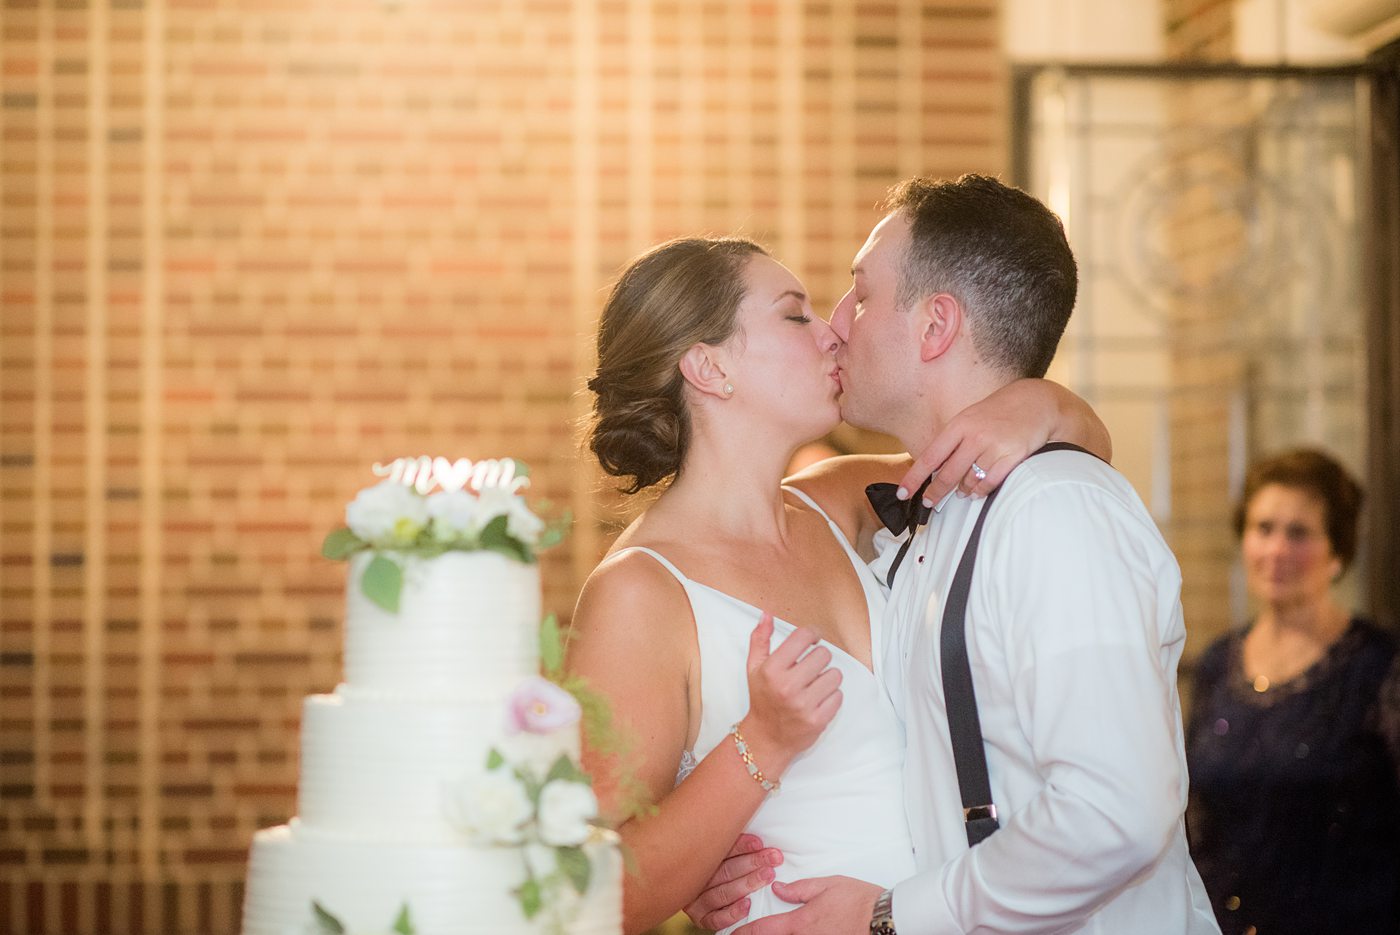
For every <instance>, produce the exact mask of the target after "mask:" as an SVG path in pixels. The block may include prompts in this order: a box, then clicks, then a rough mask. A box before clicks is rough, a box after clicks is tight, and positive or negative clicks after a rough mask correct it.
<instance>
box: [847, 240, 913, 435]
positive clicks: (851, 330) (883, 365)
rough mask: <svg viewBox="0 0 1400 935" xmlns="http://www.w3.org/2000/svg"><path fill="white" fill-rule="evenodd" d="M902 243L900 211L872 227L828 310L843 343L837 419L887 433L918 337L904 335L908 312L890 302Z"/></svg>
mask: <svg viewBox="0 0 1400 935" xmlns="http://www.w3.org/2000/svg"><path fill="white" fill-rule="evenodd" d="M908 245H909V221H908V220H907V219H905V218H904V217H903V216H902V215H900V214H898V213H896V214H891V215H889V216H887V217H886V218H885V219H884V220H882V221H881V222H880V223H879V224H877V225H875V229H874V230H873V231H871V232H870V237H869V238H867V239H866V241H865V246H863V247H861V248H860V252H859V253H857V254H856V258H855V261H854V262H853V263H852V264H851V279H852V284H851V288H850V291H848V292H847V293H846V294H845V295H844V296H842V297H841V301H840V302H838V303H837V304H836V309H835V311H833V312H832V313H831V328H832V330H833V331H835V332H836V334H837V336H838V337H840V338H841V340H842V341H844V342H845V344H844V346H843V347H842V348H840V349H839V350H838V351H837V352H836V363H837V365H838V366H839V367H840V376H841V392H842V395H841V417H842V418H843V419H845V420H846V421H847V422H850V423H851V424H852V425H858V426H860V427H862V428H868V429H875V430H877V431H883V432H893V431H894V427H893V424H892V423H893V421H894V419H895V418H896V415H897V413H898V411H899V409H900V408H901V407H902V406H903V405H904V404H905V403H906V402H907V401H908V400H909V399H910V394H911V387H910V386H909V379H908V378H909V376H910V374H911V368H916V367H917V364H918V336H917V335H916V334H911V333H908V332H909V331H910V329H911V327H913V316H911V315H909V314H907V313H906V312H905V311H904V310H901V309H899V308H898V307H897V305H896V302H895V295H896V293H897V291H898V289H899V278H900V266H901V264H902V262H903V260H904V252H905V249H906V248H907V247H908Z"/></svg>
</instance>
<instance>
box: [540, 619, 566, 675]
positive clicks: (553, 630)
mask: <svg viewBox="0 0 1400 935" xmlns="http://www.w3.org/2000/svg"><path fill="white" fill-rule="evenodd" d="M540 664H541V665H542V666H544V671H545V674H546V675H549V676H554V675H555V674H557V673H559V672H560V671H562V670H563V668H564V639H563V637H562V636H560V635H559V618H558V617H556V616H554V615H553V614H550V615H549V616H548V617H545V618H544V622H543V623H541V624H540Z"/></svg>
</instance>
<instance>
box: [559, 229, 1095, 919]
mask: <svg viewBox="0 0 1400 935" xmlns="http://www.w3.org/2000/svg"><path fill="white" fill-rule="evenodd" d="M838 345H839V340H838V338H837V337H836V335H835V334H834V333H833V332H832V330H831V328H830V327H829V326H828V325H827V323H826V322H825V321H824V320H822V319H821V318H820V317H817V316H816V315H814V314H813V313H812V307H811V303H810V301H809V299H808V297H807V295H806V291H805V290H804V288H803V286H802V283H801V282H800V281H798V279H797V278H796V277H795V276H793V274H792V273H791V272H789V271H788V270H787V269H786V268H785V267H783V266H782V265H781V264H779V263H778V262H777V261H775V260H773V259H772V258H771V257H769V256H768V255H767V253H766V252H764V250H763V249H762V248H761V247H759V246H758V245H756V244H754V243H751V242H749V241H746V240H740V239H730V238H724V239H686V240H677V241H673V242H671V243H667V244H663V245H661V246H659V247H656V248H654V249H652V250H651V251H649V252H648V253H646V254H644V255H643V256H641V257H640V258H638V259H637V260H636V261H634V262H633V263H632V264H631V265H630V266H629V267H628V268H627V269H626V270H625V271H624V272H623V274H622V276H621V278H620V279H619V280H618V282H617V284H616V285H615V286H614V288H613V290H612V293H611V295H610V296H609V298H608V301H607V304H606V306H605V307H604V309H603V313H602V318H601V321H600V322H599V327H598V370H597V373H596V375H595V376H594V377H593V378H592V379H591V380H589V381H588V385H589V388H590V389H591V390H592V391H593V393H594V395H595V399H594V406H593V425H592V431H591V436H590V445H591V447H592V449H593V451H594V453H595V454H596V455H597V457H598V461H599V463H600V464H601V465H602V467H603V469H604V470H605V471H607V472H608V473H609V474H612V475H615V476H618V477H629V478H632V483H631V484H630V486H629V487H627V488H626V490H627V492H629V493H637V492H639V491H641V490H643V489H646V488H649V487H652V486H654V485H658V484H663V483H665V482H666V481H668V480H669V483H668V484H666V485H665V489H664V490H663V491H662V493H661V494H660V496H658V497H657V499H656V501H655V502H654V503H653V504H652V505H651V507H650V508H649V509H648V510H647V511H646V512H645V513H643V514H642V515H641V516H640V517H639V518H638V519H637V520H636V521H635V522H633V523H632V524H631V526H629V527H628V528H627V530H626V531H624V532H623V534H622V535H621V536H620V537H619V538H618V540H617V542H616V543H615V544H614V546H613V547H612V549H611V551H610V552H609V554H608V555H607V556H606V557H605V558H604V560H603V561H602V563H601V564H599V566H598V567H597V569H596V570H595V571H594V572H593V573H592V575H590V576H589V578H588V581H587V582H586V584H585V585H584V588H583V591H582V593H581V594H580V596H579V602H578V607H577V609H576V611H575V614H574V618H573V628H572V637H571V641H570V645H569V657H568V665H569V668H570V670H571V671H572V672H574V673H576V674H579V675H582V676H584V677H585V678H586V679H587V680H588V681H589V682H590V684H591V685H592V686H593V687H594V688H595V689H597V690H599V691H600V692H602V693H603V694H604V695H605V696H606V697H607V698H608V699H609V701H610V702H611V704H612V708H613V712H614V716H615V718H616V719H617V721H618V722H619V724H620V726H621V727H622V729H623V730H625V731H627V732H628V733H629V734H630V735H631V736H632V737H633V738H635V741H636V747H637V750H636V752H635V753H634V754H633V755H631V756H629V757H628V758H627V759H626V761H625V762H619V761H618V758H617V757H611V756H603V755H601V754H599V753H597V752H595V751H585V756H584V758H585V763H586V765H587V767H588V768H589V769H590V771H591V772H592V773H593V775H594V777H595V781H596V786H597V791H598V794H599V799H600V801H601V802H602V804H603V809H604V812H605V813H609V812H610V813H611V815H610V817H612V818H613V819H615V820H619V821H621V824H620V826H619V829H618V830H619V832H620V833H621V835H622V838H623V841H624V842H625V844H626V845H627V847H628V848H629V850H630V851H631V854H632V856H633V858H634V860H635V866H634V871H635V872H633V873H631V874H629V876H628V878H627V881H626V885H625V887H624V898H623V907H624V909H623V915H624V931H626V932H628V933H634V932H641V931H644V930H646V929H648V928H651V927H652V926H655V925H656V924H658V923H660V922H661V921H663V920H665V919H666V918H668V917H670V916H671V915H672V914H673V913H675V912H676V911H678V910H680V909H681V908H683V907H686V906H687V905H689V904H691V902H692V901H693V900H695V899H696V897H697V895H699V894H700V893H701V891H702V890H703V889H704V888H705V887H706V885H707V881H709V879H710V877H711V874H713V873H714V872H715V870H716V867H718V866H719V865H720V863H721V861H723V860H724V859H725V857H726V855H727V854H729V853H730V850H731V846H733V845H735V842H736V839H737V838H739V836H740V834H741V833H744V832H748V833H750V834H752V835H756V836H757V837H758V838H759V839H761V840H762V842H763V843H764V844H765V845H767V846H769V847H771V848H774V849H776V850H771V851H769V850H765V851H762V852H759V855H757V856H755V858H754V859H753V860H752V861H751V863H750V864H749V865H747V866H752V867H754V869H752V871H751V872H750V873H749V874H748V875H747V877H746V878H745V879H743V880H742V881H738V883H739V885H742V886H743V887H744V891H745V892H747V891H749V890H754V889H757V891H756V892H754V893H753V894H752V896H751V897H749V898H748V899H745V900H743V901H741V902H739V903H738V904H737V905H736V906H735V909H736V910H737V911H738V912H742V911H745V910H747V913H748V915H747V918H748V919H750V920H752V919H756V918H759V917H761V916H765V915H770V914H773V913H776V912H781V911H785V910H786V909H789V908H791V907H790V906H789V905H788V904H786V903H784V902H782V901H781V900H779V899H778V898H777V897H776V896H774V895H773V893H772V892H771V890H770V889H769V887H768V886H767V885H766V884H768V883H771V881H772V880H773V879H778V880H783V881H786V880H796V879H801V878H806V877H819V876H828V875H835V874H842V875H846V876H852V877H857V878H860V879H864V880H868V881H870V882H873V883H878V884H880V885H883V886H892V885H893V884H894V883H896V882H897V881H899V880H901V879H904V878H905V877H908V876H911V875H912V874H913V872H914V860H913V854H912V847H911V844H910V838H909V832H908V829H907V827H906V822H905V817H904V796H903V792H902V790H901V786H900V783H901V767H902V762H903V757H904V737H903V730H902V727H901V725H900V723H899V721H898V720H897V718H896V716H895V712H894V709H893V708H892V706H891V705H890V703H889V700H888V698H887V697H886V695H885V692H884V689H883V687H882V685H881V682H880V676H881V673H880V659H881V658H882V656H883V655H884V654H883V652H882V645H881V640H882V637H883V634H882V632H881V625H880V624H881V611H882V607H883V602H884V594H883V592H882V590H881V583H880V582H879V581H878V580H876V578H875V577H874V576H873V575H872V574H871V572H870V571H869V569H867V568H866V565H865V561H864V559H865V558H868V557H870V556H869V550H870V540H871V537H872V535H873V533H874V530H875V528H876V526H877V524H878V522H879V521H878V520H877V519H876V518H875V515H874V512H873V511H872V510H871V509H870V508H869V506H868V505H867V503H866V501H865V497H864V493H863V492H864V489H865V486H866V484H869V483H872V482H876V481H898V480H901V479H902V476H903V475H905V473H906V471H908V470H909V468H910V462H909V459H908V458H905V457H897V458H896V457H870V456H850V457H845V458H837V459H833V460H830V461H826V462H822V463H820V464H818V465H816V466H814V467H812V468H809V469H808V470H807V471H806V472H804V473H802V474H800V475H798V476H796V477H793V478H791V479H790V480H789V481H788V482H787V483H786V484H784V483H783V480H782V479H783V474H784V469H785V466H786V465H787V464H788V462H789V459H790V458H791V456H792V454H793V452H794V451H795V450H796V449H797V448H798V447H800V446H801V445H803V444H804V443H806V442H808V441H810V440H812V439H813V438H817V437H819V436H821V435H823V434H824V433H826V432H828V431H830V430H831V429H832V428H833V427H834V426H836V425H837V423H838V422H839V421H840V406H839V398H840V394H841V384H840V373H839V370H838V368H837V366H836V363H835V352H836V349H837V347H838ZM1050 437H1054V438H1057V439H1062V440H1068V441H1075V442H1079V443H1080V444H1084V445H1086V446H1087V447H1091V448H1099V449H1104V448H1106V445H1107V436H1106V433H1105V432H1104V430H1103V427H1102V425H1101V423H1099V422H1098V420H1097V418H1096V417H1095V416H1094V415H1093V413H1092V412H1091V411H1089V410H1088V407H1087V405H1086V404H1084V403H1083V401H1081V400H1079V399H1078V397H1075V396H1073V395H1072V394H1070V393H1069V392H1068V391H1067V390H1064V389H1063V388H1061V387H1058V386H1056V385H1055V384H1052V383H1045V382H1043V381H1036V380H1026V381H1021V382H1020V383H1017V384H1013V385H1011V386H1010V387H1008V388H1006V389H1005V390H1004V391H1002V393H1000V394H998V395H996V396H994V397H992V398H991V399H989V400H988V401H985V402H983V403H982V404H979V406H977V407H974V408H973V409H972V410H968V411H967V412H965V413H964V414H963V415H961V416H960V417H959V418H958V419H957V420H955V421H954V422H953V423H952V424H951V425H950V426H949V428H948V429H947V430H946V431H945V432H944V434H943V435H942V436H940V438H939V439H936V440H935V442H934V443H933V445H932V446H931V448H930V452H934V451H935V450H936V451H937V452H938V453H941V454H947V455H949V456H948V457H946V459H945V458H944V457H939V458H937V460H935V461H933V462H931V463H942V464H943V467H944V469H943V470H942V471H941V474H942V476H941V477H936V478H935V480H934V482H933V484H931V485H930V487H929V490H928V491H927V492H926V494H925V496H927V497H931V498H934V499H936V498H937V497H938V496H939V495H941V493H942V492H944V491H949V490H952V489H953V486H954V485H955V484H959V482H961V487H962V489H963V492H964V493H967V492H971V493H974V494H976V493H985V492H986V491H988V490H990V489H991V488H992V487H994V486H995V485H996V484H998V483H1000V481H1001V480H1002V479H1003V478H1004V477H1005V475H1006V474H1007V473H1009V471H1010V469H1011V468H1012V467H1013V466H1014V465H1015V464H1016V463H1017V462H1019V461H1020V460H1021V459H1022V458H1023V457H1025V456H1026V455H1027V454H1029V453H1030V452H1032V451H1034V450H1036V449H1037V448H1039V447H1040V445H1041V444H1043V443H1044V442H1045V441H1047V440H1048V439H1049V438H1050ZM974 463H978V464H981V465H983V466H986V467H987V471H986V475H985V476H981V475H982V472H981V469H980V468H979V469H978V470H977V474H978V476H977V477H974V476H973V475H972V474H970V473H968V472H969V471H970V469H971V468H972V466H973V464H974ZM623 774H630V775H631V776H632V777H633V778H634V780H635V782H638V783H640V785H641V788H642V790H643V791H644V792H645V793H646V795H647V796H648V797H649V800H650V801H651V802H654V803H655V808H654V809H652V810H650V812H649V813H648V814H645V815H642V816H637V817H630V818H626V816H624V815H622V814H620V806H621V802H622V800H623V798H624V795H623V790H622V788H621V786H622V785H623V783H622V782H621V781H620V778H619V777H620V776H622V775H623ZM624 819H625V820H624ZM778 852H780V853H781V855H782V856H781V858H778V857H776V856H772V858H771V860H768V859H766V858H768V857H769V856H770V855H776V854H777V853H778ZM760 857H762V858H765V859H760ZM777 860H781V864H780V865H779V866H776V867H775V866H771V865H770V864H771V863H772V862H774V861H777ZM722 902H732V900H731V899H729V898H728V897H725V898H723V899H722ZM718 904H719V903H716V905H718ZM737 921H739V920H738V919H735V918H732V917H730V918H724V919H720V920H719V921H718V922H713V921H711V922H710V924H716V925H721V924H723V925H728V924H732V923H735V922H737Z"/></svg>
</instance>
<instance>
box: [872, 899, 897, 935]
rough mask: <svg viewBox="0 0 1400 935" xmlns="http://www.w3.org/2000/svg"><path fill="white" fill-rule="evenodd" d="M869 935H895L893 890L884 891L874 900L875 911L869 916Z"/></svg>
mask: <svg viewBox="0 0 1400 935" xmlns="http://www.w3.org/2000/svg"><path fill="white" fill-rule="evenodd" d="M870 935H896V932H895V930H894V890H885V891H884V892H883V893H881V894H880V896H879V898H878V899H876V900H875V911H874V912H872V913H871V914H870Z"/></svg>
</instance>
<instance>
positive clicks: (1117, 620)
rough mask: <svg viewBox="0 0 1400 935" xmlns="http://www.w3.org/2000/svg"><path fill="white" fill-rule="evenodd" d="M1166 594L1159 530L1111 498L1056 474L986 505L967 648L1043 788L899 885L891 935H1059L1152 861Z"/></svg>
mask: <svg viewBox="0 0 1400 935" xmlns="http://www.w3.org/2000/svg"><path fill="white" fill-rule="evenodd" d="M1008 499H1012V498H1008ZM996 525H999V526H1000V528H999V529H997V531H996V533H995V535H993V529H994V526H996ZM1179 590H1180V572H1179V570H1178V568H1177V565H1176V562H1175V559H1174V558H1173V557H1172V555H1171V553H1170V551H1169V550H1168V549H1167V548H1166V546H1165V544H1164V543H1162V542H1161V539H1160V535H1159V534H1158V533H1157V531H1156V529H1155V527H1151V523H1150V521H1149V520H1148V519H1147V518H1146V515H1145V514H1144V513H1142V511H1141V510H1137V511H1134V510H1132V509H1130V508H1129V506H1128V505H1127V504H1125V503H1124V502H1123V501H1122V500H1121V499H1119V496H1118V495H1116V494H1115V493H1113V492H1111V491H1107V490H1104V489H1103V488H1101V487H1096V486H1093V485H1088V484H1079V483H1073V482H1066V483H1060V484H1053V485H1050V486H1049V487H1046V488H1043V489H1040V490H1038V491H1036V492H1035V493H1033V494H1032V495H1030V496H1028V497H1024V498H1021V499H1020V500H1019V501H1014V502H1006V501H1005V500H1003V501H1000V502H998V503H997V504H996V505H995V507H994V510H993V513H992V514H991V515H990V516H989V518H988V523H987V537H986V539H984V543H983V551H982V553H981V554H980V555H979V557H978V568H977V573H976V575H975V578H974V582H973V596H972V600H971V602H970V607H969V617H968V626H969V640H970V641H971V640H973V639H976V640H979V641H983V642H982V644H981V645H982V646H983V647H984V651H983V652H982V654H981V655H982V658H983V659H984V660H994V661H995V662H996V664H997V667H1002V666H1004V672H999V673H997V675H998V676H1003V675H1004V679H1005V684H1004V685H1003V686H999V688H1000V691H1001V693H1002V697H1003V698H1004V700H1005V701H1006V703H1007V704H1008V705H1009V706H1010V707H1011V709H1012V710H1013V711H1014V718H1015V722H1016V725H1017V726H1018V727H1019V729H1020V732H1021V734H1022V735H1023V738H1024V741H1023V745H1024V746H1025V747H1027V748H1028V749H1029V750H1030V763H1029V764H1027V768H1028V770H1030V771H1033V773H1034V776H1035V777H1038V779H1039V788H1038V790H1036V791H1034V793H1033V794H1032V795H1030V796H1029V797H1028V798H1027V797H1022V800H1021V802H1019V803H1018V804H1017V805H1016V807H1015V809H1014V811H1012V812H1011V813H1009V814H1007V813H1003V814H1002V815H1000V821H1001V829H1000V830H999V831H997V832H996V833H995V834H993V835H992V836H991V837H990V838H988V839H987V840H986V841H984V842H983V843H981V844H980V845H978V846H977V847H975V848H971V849H969V850H967V851H965V852H963V853H961V854H959V855H958V856H957V857H955V858H954V859H952V860H949V861H946V862H944V863H943V864H942V865H941V866H937V867H932V868H930V869H929V870H927V871H926V872H924V873H922V874H920V875H919V876H917V877H914V878H912V879H910V880H907V881H905V882H904V883H902V884H900V885H899V886H897V887H896V888H895V891H894V912H895V923H896V927H897V929H898V931H899V932H900V933H901V935H944V933H957V935H971V933H978V932H990V931H995V932H1005V933H1031V932H1055V931H1059V930H1061V929H1064V928H1066V927H1070V926H1073V925H1074V924H1075V923H1077V922H1079V921H1081V920H1083V919H1084V918H1086V917H1087V916H1089V915H1090V914H1091V913H1092V912H1094V910H1095V909H1097V908H1098V907H1099V906H1101V905H1103V903H1104V902H1105V901H1107V900H1108V899H1110V898H1112V897H1113V895H1114V894H1115V893H1117V892H1118V891H1120V890H1121V889H1123V888H1124V887H1125V886H1128V885H1130V884H1131V883H1132V882H1133V881H1134V879H1135V878H1137V877H1138V876H1139V875H1141V874H1142V873H1144V872H1145V871H1146V870H1147V869H1148V868H1150V867H1151V866H1152V865H1153V864H1154V862H1155V861H1157V859H1158V858H1159V856H1160V855H1161V854H1162V852H1163V851H1164V849H1165V848H1166V847H1167V845H1168V843H1169V842H1170V840H1171V838H1172V836H1173V834H1174V832H1175V830H1176V828H1177V825H1178V823H1179V822H1180V820H1181V815H1182V812H1183V810H1184V809H1185V803H1186V788H1187V786H1186V776H1185V769H1184V760H1183V756H1182V753H1181V731H1180V709H1179V705H1178V702H1177V700H1176V692H1175V662H1176V659H1177V657H1178V656H1179V653H1180V642H1181V641H1182V640H1184V638H1185V630H1184V626H1183V625H1182V620H1181V612H1180V602H1179ZM973 628H975V635H974V634H973V633H972V629H973ZM982 691H983V689H982V686H981V685H979V686H978V692H979V702H980V700H981V693H982ZM990 693H991V691H989V694H990ZM985 726H986V725H985V722H984V729H985ZM989 742H990V743H995V742H996V741H995V738H989ZM950 781H953V780H952V779H951V777H950ZM996 785H997V777H996V776H995V773H994V775H993V786H994V789H995V788H996ZM998 794H1000V793H998ZM954 820H956V819H954ZM1149 928H1150V927H1149ZM1145 930H1146V929H1145Z"/></svg>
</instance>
